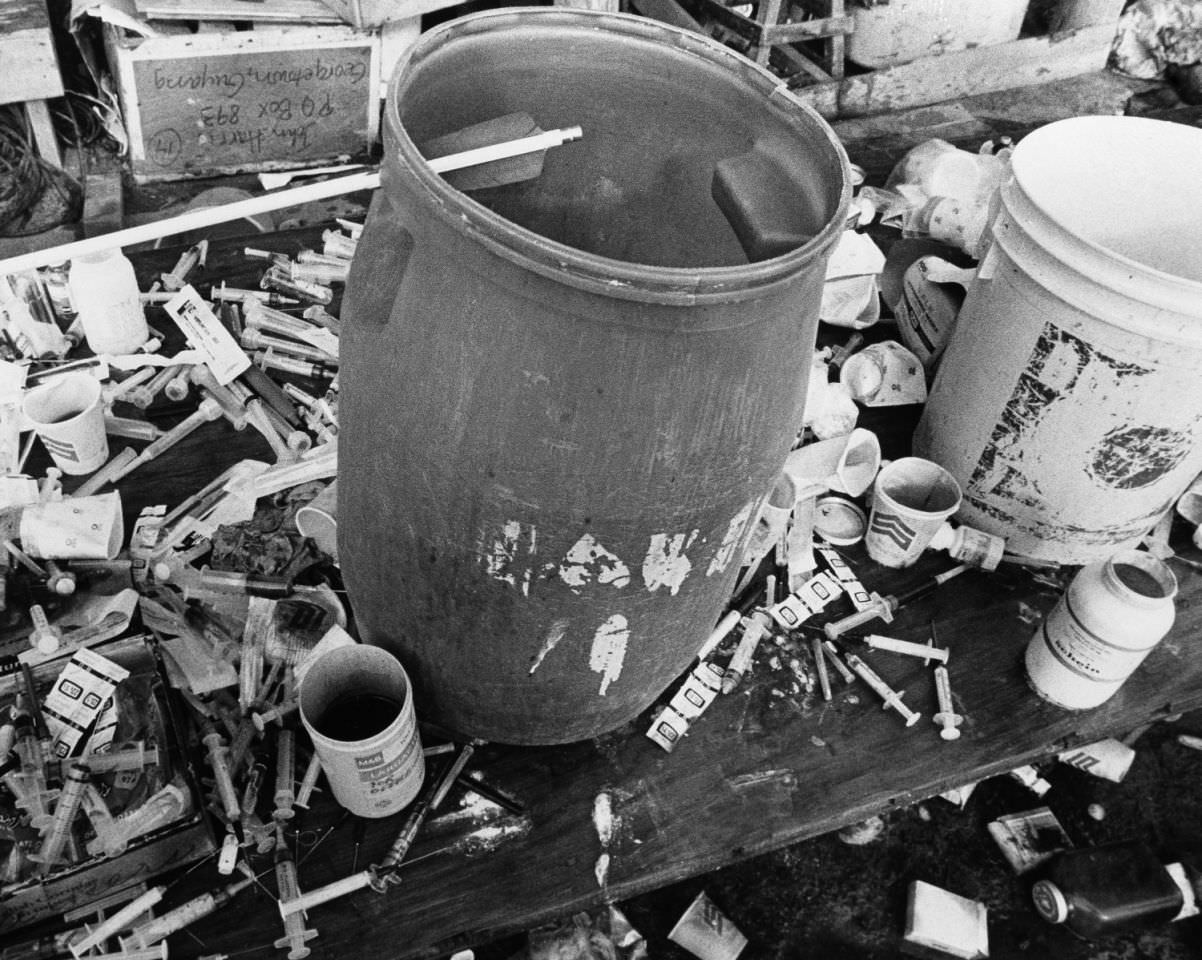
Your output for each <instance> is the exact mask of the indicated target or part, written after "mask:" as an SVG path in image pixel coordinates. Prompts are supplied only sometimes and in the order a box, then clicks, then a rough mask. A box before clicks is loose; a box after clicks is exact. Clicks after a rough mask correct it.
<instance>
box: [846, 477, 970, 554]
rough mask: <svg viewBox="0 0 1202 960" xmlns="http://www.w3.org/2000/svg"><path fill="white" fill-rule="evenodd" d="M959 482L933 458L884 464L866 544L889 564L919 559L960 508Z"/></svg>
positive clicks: (877, 485) (873, 495) (869, 519)
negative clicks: (932, 460) (939, 530)
mask: <svg viewBox="0 0 1202 960" xmlns="http://www.w3.org/2000/svg"><path fill="white" fill-rule="evenodd" d="M960 496H961V494H960V485H959V484H958V483H956V479H955V477H953V476H952V475H951V474H950V473H948V472H947V471H946V470H944V469H943V467H941V466H939V464H937V463H932V462H931V461H930V460H923V459H922V458H921V457H902V458H901V459H900V460H894V461H893V462H892V463H890V464H889V465H888V466H886V467H884V468H883V469H882V470H881V472H880V473H879V474H878V475H877V478H876V484H875V486H873V488H872V512H871V514H870V515H869V518H868V532H867V533H866V534H865V535H864V545H865V546H866V547H867V548H868V555H869V556H870V557H872V559H873V560H875V561H876V562H877V563H879V564H883V565H884V566H886V567H908V566H910V565H911V564H912V563H914V561H915V560H917V559H918V557H919V554H921V553H922V551H923V550H925V549H926V547H927V544H929V543H930V542H931V538H932V537H933V536H934V535H935V532H936V531H937V530H938V529H939V527H940V526H941V525H942V524H943V521H944V520H946V519H947V518H948V517H950V516H951V515H952V514H953V513H955V512H956V511H957V510H958V509H960Z"/></svg>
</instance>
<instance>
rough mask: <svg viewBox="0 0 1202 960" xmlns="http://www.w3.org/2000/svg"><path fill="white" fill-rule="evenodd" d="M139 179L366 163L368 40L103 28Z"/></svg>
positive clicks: (372, 80)
mask: <svg viewBox="0 0 1202 960" xmlns="http://www.w3.org/2000/svg"><path fill="white" fill-rule="evenodd" d="M105 48H106V53H107V57H108V62H109V69H110V70H111V71H112V73H113V76H114V77H115V79H116V84H117V92H118V96H119V98H120V102H121V111H122V114H123V116H124V120H125V127H126V132H127V133H128V135H129V143H130V166H131V168H132V172H133V175H134V179H135V180H136V181H138V182H146V181H152V180H179V179H185V178H189V177H211V176H215V175H219V174H231V173H242V172H247V171H253V172H258V171H262V170H283V169H294V168H299V167H306V166H314V165H317V164H323V163H332V162H336V161H343V160H348V159H354V158H359V157H365V156H366V155H367V154H368V152H369V151H370V150H371V148H372V146H373V144H374V143H375V141H376V138H377V135H378V133H379V121H380V104H379V100H378V97H377V93H378V90H379V82H380V77H379V74H380V50H379V37H378V36H376V35H375V34H369V33H360V32H356V31H355V30H353V29H351V28H349V27H287V28H271V29H259V30H238V31H226V32H219V33H197V34H185V35H178V34H177V35H171V36H158V37H144V38H140V37H132V36H127V35H125V34H124V33H123V32H122V31H121V30H119V29H118V28H116V27H113V26H111V25H106V27H105Z"/></svg>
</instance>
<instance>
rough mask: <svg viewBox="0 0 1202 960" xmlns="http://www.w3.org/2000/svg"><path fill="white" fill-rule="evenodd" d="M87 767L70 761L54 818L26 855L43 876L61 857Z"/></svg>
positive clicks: (81, 792)
mask: <svg viewBox="0 0 1202 960" xmlns="http://www.w3.org/2000/svg"><path fill="white" fill-rule="evenodd" d="M90 777H91V771H90V770H89V769H88V768H87V767H86V766H84V765H83V764H82V763H72V764H71V768H70V769H69V770H68V771H67V776H66V779H65V780H64V781H63V789H62V790H61V791H60V792H59V795H58V803H56V804H55V806H54V819H53V820H52V821H51V823H50V826H49V828H47V830H46V833H45V835H44V836H43V837H42V846H41V849H39V850H38V852H37V853H35V854H31V855H30V857H29V859H30V860H32V861H33V862H34V863H36V864H38V865H39V866H38V871H37V872H38V873H39V874H40V875H41V876H45V875H46V874H48V873H49V872H50V871H51V870H53V869H54V867H55V865H56V864H57V863H58V862H59V861H60V860H61V859H62V856H63V849H64V848H65V847H66V845H67V837H68V836H69V835H70V833H71V826H72V824H74V823H75V815H76V814H77V813H79V806H80V803H81V802H82V801H83V795H84V791H85V790H86V789H87V785H88V780H89V779H90Z"/></svg>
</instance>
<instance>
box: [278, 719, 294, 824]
mask: <svg viewBox="0 0 1202 960" xmlns="http://www.w3.org/2000/svg"><path fill="white" fill-rule="evenodd" d="M294 803H296V740H295V735H294V734H293V732H292V731H291V730H281V731H280V732H279V734H277V736H276V763H275V811H274V812H273V813H272V818H273V819H275V820H277V821H279V820H291V819H292V818H293V817H294V816H296V811H295V810H293V809H292V806H293V804H294Z"/></svg>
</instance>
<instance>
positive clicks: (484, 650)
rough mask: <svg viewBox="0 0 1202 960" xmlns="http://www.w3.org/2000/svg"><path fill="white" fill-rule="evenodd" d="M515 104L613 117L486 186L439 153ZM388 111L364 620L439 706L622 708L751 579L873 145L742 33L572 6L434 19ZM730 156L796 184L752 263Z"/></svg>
mask: <svg viewBox="0 0 1202 960" xmlns="http://www.w3.org/2000/svg"><path fill="white" fill-rule="evenodd" d="M515 111H524V112H526V113H529V114H530V115H531V116H532V117H533V118H534V119H535V120H536V121H537V124H538V125H539V126H540V127H541V128H542V129H552V128H561V127H570V126H573V125H579V126H581V127H582V128H583V139H581V140H580V141H578V142H576V143H571V144H567V145H564V146H561V147H557V148H555V149H553V150H551V151H550V152H549V153H548V154H547V156H546V160H545V165H544V167H543V170H542V172H541V174H540V175H539V176H537V177H535V178H532V179H529V180H526V181H524V182H520V183H516V184H510V185H506V186H501V187H490V188H488V189H486V190H481V191H477V192H474V193H473V194H471V195H469V194H467V193H464V192H460V191H459V190H457V189H455V188H454V187H452V186H451V185H450V184H449V183H448V182H447V181H446V180H444V179H443V178H442V177H440V176H438V175H437V174H435V173H433V172H432V171H431V170H430V169H429V166H428V164H426V163H425V162H424V161H423V159H422V155H421V153H420V152H419V149H418V145H419V144H422V143H425V142H427V141H429V140H431V139H434V138H439V137H442V136H443V135H445V134H448V133H450V132H453V131H456V130H458V129H461V128H464V127H466V126H469V125H473V124H476V123H479V122H483V121H486V120H489V119H491V118H495V117H499V116H504V115H508V114H510V113H513V112H515ZM385 137H386V139H385V157H384V165H383V171H382V188H381V190H380V191H378V193H377V196H376V197H375V199H374V200H373V204H372V208H371V210H370V212H369V215H368V218H367V222H366V225H365V228H364V231H363V236H362V238H361V239H360V242H359V247H358V251H357V253H356V256H355V260H354V264H353V266H352V269H351V274H350V277H349V280H348V283H347V293H346V298H345V302H344V310H343V321H344V328H343V334H342V348H341V356H342V374H341V390H342V394H341V409H340V414H341V416H340V419H341V423H342V432H341V434H340V436H339V457H340V470H339V505H338V507H339V520H340V522H339V548H340V555H341V561H342V569H343V573H344V576H345V580H346V585H347V588H348V591H349V596H350V600H351V603H352V606H353V609H354V611H355V616H356V619H357V622H358V625H359V628H360V631H361V634H362V635H363V637H364V638H365V639H366V640H368V641H369V642H372V643H377V644H381V645H383V646H386V647H388V648H390V649H392V650H393V651H394V652H396V653H397V654H398V656H400V658H401V659H402V660H403V662H404V663H405V665H406V667H407V668H408V670H409V672H410V674H411V676H412V678H413V682H414V687H415V690H416V693H417V705H418V713H419V717H421V718H423V719H426V720H432V721H434V722H436V723H438V724H440V725H442V726H444V727H447V728H449V729H450V730H452V731H455V732H457V733H460V734H462V735H466V736H475V737H480V738H484V739H487V740H491V741H498V742H504V743H523V744H541V743H559V742H568V741H573V740H578V739H583V738H586V737H589V736H594V735H597V734H599V733H602V732H605V731H607V730H610V729H613V728H615V727H617V726H619V725H621V724H622V723H624V722H626V721H629V720H630V719H632V718H633V717H634V716H635V715H637V714H638V713H639V712H640V711H641V710H643V709H644V708H645V707H647V706H648V705H649V704H650V703H651V702H652V701H653V700H654V699H655V697H656V696H657V695H658V694H659V693H661V692H662V691H663V690H664V688H665V687H666V686H667V685H668V684H669V683H670V682H671V681H672V680H673V678H674V677H676V676H677V675H678V674H679V673H680V672H681V671H682V670H683V669H684V668H685V667H686V666H687V665H688V663H689V661H690V659H691V658H692V657H693V655H694V654H695V652H696V650H697V648H698V646H699V644H700V643H701V641H702V640H703V639H704V637H705V635H706V634H707V632H708V631H709V630H710V628H711V627H712V625H713V623H714V621H715V619H716V618H717V616H718V615H719V614H720V613H721V610H722V608H723V605H724V604H725V603H726V601H727V600H728V598H729V596H730V591H731V589H732V586H733V580H734V577H735V575H736V573H737V570H738V567H739V558H740V555H741V552H742V550H743V547H744V543H745V540H746V537H747V536H748V534H749V531H750V529H751V524H752V523H753V521H754V520H755V518H756V513H757V511H758V509H759V505H760V502H761V500H762V499H763V498H764V497H765V496H766V495H767V494H768V492H769V490H770V488H771V486H772V484H773V481H774V479H775V477H776V475H777V473H778V471H779V470H780V468H781V466H782V464H783V461H784V458H785V455H786V453H787V452H788V450H789V448H790V445H791V442H792V441H793V439H794V437H795V435H796V433H797V431H798V429H799V428H800V425H801V415H802V405H803V401H804V397H805V390H806V379H807V372H808V370H809V366H810V359H811V353H812V349H813V343H814V337H815V329H816V326H817V309H818V302H819V297H820V293H821V287H822V282H823V274H824V271H825V265H826V259H827V254H828V252H829V250H830V248H831V245H832V244H833V243H834V242H835V241H836V240H837V239H838V236H839V234H840V232H841V230H842V229H843V221H844V219H845V217H846V211H847V204H848V202H849V198H850V187H849V182H850V181H849V176H848V165H847V159H846V156H845V154H844V153H843V151H842V149H841V147H840V146H839V144H838V141H837V140H836V139H835V137H834V136H833V134H832V131H831V130H830V128H829V127H828V126H827V124H825V123H824V122H823V121H822V119H821V118H820V117H819V116H818V115H817V114H816V113H814V112H813V111H811V110H809V109H808V108H806V107H805V106H803V105H801V104H800V103H799V102H798V101H796V100H795V98H793V97H792V96H791V95H790V94H789V93H788V92H787V91H785V90H784V89H783V88H782V87H781V86H780V84H779V81H778V80H777V79H776V78H775V77H773V76H772V75H771V74H769V73H767V72H766V71H764V70H762V69H760V68H759V67H756V66H755V65H754V64H751V63H750V62H748V61H747V60H746V59H744V58H742V57H740V56H739V55H737V54H735V53H734V52H733V51H731V50H729V49H727V48H725V47H723V46H721V45H719V44H717V43H714V42H713V41H710V40H708V39H707V38H705V37H702V36H699V35H696V34H691V33H687V32H685V31H682V30H679V29H677V28H674V27H669V26H666V25H663V24H658V23H656V22H654V21H649V20H644V19H642V18H638V17H633V16H625V15H617V14H599V13H590V12H586V11H574V10H564V9H555V8H532V9H525V8H508V9H503V10H498V11H493V12H488V13H483V14H476V15H472V16H469V17H464V18H461V19H459V20H456V21H452V22H450V23H448V24H445V25H443V26H442V27H439V28H435V29H434V30H431V31H429V32H428V33H426V34H424V35H423V36H422V37H421V38H420V39H419V40H418V42H417V43H416V45H415V46H414V47H413V48H412V50H411V51H410V53H409V54H408V56H407V59H406V60H404V61H403V62H402V63H401V64H400V65H399V66H398V67H397V70H396V73H395V74H394V76H393V78H392V80H391V84H390V87H389V91H388V98H387V103H386V115H385ZM730 158H740V159H737V160H735V161H733V172H731V173H730V176H728V178H727V179H726V181H725V187H724V189H725V190H726V195H727V196H728V197H731V196H733V197H734V198H735V200H736V201H737V202H736V203H735V204H734V206H736V207H737V208H738V209H740V210H747V209H753V208H765V209H770V210H771V209H773V208H775V211H776V212H775V213H774V214H773V216H779V213H780V211H781V210H784V211H793V212H794V213H793V214H791V215H792V216H793V218H794V221H795V222H794V223H792V224H785V226H786V227H792V228H795V229H796V231H797V232H798V233H799V234H801V235H802V239H801V240H799V241H798V243H797V245H796V246H795V248H793V249H788V250H786V251H785V252H783V253H781V254H780V255H777V256H772V257H769V258H767V259H763V260H759V261H757V262H748V259H747V256H746V255H745V254H744V253H743V247H742V246H741V245H740V243H739V241H738V240H737V239H736V233H735V231H734V230H733V229H732V227H731V225H730V223H729V222H728V221H727V219H726V217H725V216H724V215H723V213H722V212H721V210H720V209H719V206H718V204H717V203H716V202H715V199H714V198H713V196H712V191H713V190H714V189H715V188H714V173H715V167H716V165H717V164H719V162H720V161H723V160H727V161H728V167H729V166H730V162H731V161H730ZM741 170H751V171H752V172H751V173H749V174H747V177H748V179H747V180H746V182H745V183H744V182H741V181H740V177H741V176H743V174H741V173H740V171H741ZM765 171H767V173H765ZM728 172H729V171H728ZM741 193H746V194H747V195H746V196H740V194H741ZM743 227H744V228H747V227H748V225H747V224H746V223H744V224H743ZM751 228H752V231H753V232H754V228H755V225H754V224H752V225H751ZM807 238H808V239H807Z"/></svg>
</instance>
